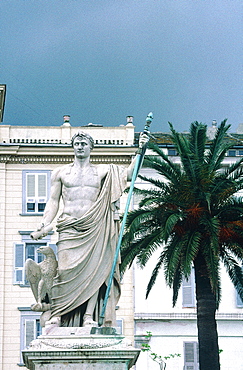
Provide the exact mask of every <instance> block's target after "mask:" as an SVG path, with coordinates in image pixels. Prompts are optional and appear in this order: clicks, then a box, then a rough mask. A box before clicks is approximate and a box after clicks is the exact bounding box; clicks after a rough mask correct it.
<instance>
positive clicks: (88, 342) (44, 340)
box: [23, 327, 140, 370]
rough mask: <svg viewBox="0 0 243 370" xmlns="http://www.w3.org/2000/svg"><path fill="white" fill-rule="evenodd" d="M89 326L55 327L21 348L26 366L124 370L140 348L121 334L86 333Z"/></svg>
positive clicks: (36, 369) (57, 369)
mask: <svg viewBox="0 0 243 370" xmlns="http://www.w3.org/2000/svg"><path fill="white" fill-rule="evenodd" d="M87 331H89V332H90V328H89V329H88V328H62V327H55V328H53V329H52V330H51V331H49V333H48V334H45V335H41V336H39V337H38V339H36V340H34V341H33V342H31V343H30V346H29V347H28V348H27V349H25V350H24V351H23V359H24V363H25V366H26V367H27V368H28V369H30V370H64V369H65V370H85V369H89V370H127V369H130V368H131V367H132V366H133V365H134V364H135V362H136V361H137V358H138V356H139V353H140V350H138V349H135V348H133V347H132V346H131V342H130V341H128V340H127V339H126V338H125V337H124V336H122V335H109V334H89V333H87Z"/></svg>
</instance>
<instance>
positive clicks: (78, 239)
mask: <svg viewBox="0 0 243 370" xmlns="http://www.w3.org/2000/svg"><path fill="white" fill-rule="evenodd" d="M147 141H148V136H147V135H146V134H141V135H140V147H141V146H143V145H144V144H145V143H146V142H147ZM72 146H73V149H74V155H75V158H74V162H73V163H71V164H67V165H64V166H62V167H59V168H57V169H55V170H54V171H53V173H52V180H51V194H50V199H49V201H48V202H47V204H46V207H45V211H44V215H43V220H42V223H41V225H40V226H39V228H38V229H37V231H36V232H34V233H32V238H33V239H36V240H37V239H40V238H42V237H44V236H45V235H47V233H48V232H49V231H50V230H51V228H52V226H51V224H52V221H53V220H54V218H55V217H56V215H57V213H58V210H59V204H60V200H61V198H62V201H63V210H62V214H61V215H60V216H59V217H58V220H57V231H58V233H59V240H58V243H57V247H58V270H57V275H56V277H55V278H54V280H53V286H52V293H51V296H52V297H51V301H52V303H51V317H52V318H60V321H61V325H62V326H72V327H80V326H90V325H95V324H96V323H97V321H98V317H99V314H100V311H101V308H102V303H103V299H104V295H105V291H106V287H107V281H108V279H109V274H110V271H111V267H112V262H113V259H114V254H115V249H116V244H117V239H118V233H119V217H117V215H118V202H119V198H120V197H121V195H122V193H123V191H124V190H125V188H126V187H127V181H129V180H130V179H131V177H132V173H133V168H134V164H135V159H134V160H133V161H132V163H131V164H130V166H129V167H127V168H125V167H122V166H117V165H114V164H110V165H106V164H99V165H93V164H92V163H91V162H90V152H91V150H92V149H93V146H94V141H93V139H92V137H90V136H89V135H88V134H87V133H84V132H82V131H79V132H78V133H77V134H75V135H74V137H73V138H72ZM119 296H120V277H119V261H118V262H117V266H116V271H115V273H114V278H113V284H112V288H111V292H110V296H109V300H108V304H107V308H106V313H105V320H104V325H105V326H116V322H115V320H116V319H115V307H116V305H117V302H118V299H119Z"/></svg>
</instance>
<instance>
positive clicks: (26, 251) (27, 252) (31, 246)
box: [13, 232, 57, 286]
mask: <svg viewBox="0 0 243 370" xmlns="http://www.w3.org/2000/svg"><path fill="white" fill-rule="evenodd" d="M20 234H22V242H20V243H14V281H13V283H14V284H19V285H24V286H26V285H27V286H28V285H29V283H28V281H27V279H26V276H25V268H24V265H25V261H26V260H27V259H28V258H31V259H32V260H33V261H35V262H36V263H40V262H41V261H43V259H44V255H43V254H42V253H38V252H37V248H39V247H40V246H42V245H49V246H50V247H51V248H52V249H53V250H54V253H56V249H57V247H56V244H51V243H50V236H49V235H47V236H46V237H45V238H43V239H42V241H41V242H38V241H37V242H35V241H33V240H32V239H31V238H30V232H20Z"/></svg>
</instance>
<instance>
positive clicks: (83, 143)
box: [73, 136, 91, 158]
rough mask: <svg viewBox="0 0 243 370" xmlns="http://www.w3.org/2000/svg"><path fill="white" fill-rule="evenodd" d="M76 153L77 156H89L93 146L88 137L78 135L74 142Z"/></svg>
mask: <svg viewBox="0 0 243 370" xmlns="http://www.w3.org/2000/svg"><path fill="white" fill-rule="evenodd" d="M73 150H74V155H75V157H77V158H87V157H89V156H90V152H91V146H90V142H89V140H88V139H85V138H82V137H80V136H77V137H76V138H75V139H74V142H73Z"/></svg>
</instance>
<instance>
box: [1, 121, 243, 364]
mask: <svg viewBox="0 0 243 370" xmlns="http://www.w3.org/2000/svg"><path fill="white" fill-rule="evenodd" d="M79 129H81V130H82V131H86V132H88V133H89V134H90V135H91V136H92V137H93V138H94V141H95V148H94V150H93V151H92V153H91V161H92V163H95V164H98V163H115V164H120V165H123V166H128V165H129V163H130V161H131V159H132V158H133V156H134V154H135V151H136V147H137V142H138V135H137V134H135V133H134V126H133V124H132V121H131V120H128V122H127V124H126V125H125V126H119V127H102V126H98V125H92V124H89V125H87V126H83V127H71V125H70V122H69V117H68V116H65V117H64V123H63V124H62V125H61V126H55V127H45V126H41V127H36V126H33V127H29V126H28V127H27V126H9V125H0V198H1V199H0V209H1V212H0V235H1V245H0V265H1V271H0V297H1V298H0V369H2V370H6V369H11V370H12V369H13V370H15V369H18V368H19V367H24V365H23V362H22V357H21V350H22V349H23V348H24V347H25V346H26V345H28V343H29V342H30V341H31V340H32V339H34V338H35V337H36V336H38V335H39V334H40V333H41V327H40V322H39V313H36V312H34V311H31V309H30V306H31V304H32V303H34V298H33V296H32V292H31V290H30V287H29V285H28V282H27V280H26V277H25V271H24V262H25V260H26V259H27V258H32V259H34V260H36V261H37V262H40V261H41V258H42V257H41V255H39V254H37V252H36V249H37V248H38V246H40V245H42V244H49V245H50V246H51V247H52V248H53V249H54V250H55V249H56V246H55V244H56V242H57V234H56V232H55V228H54V231H52V232H50V233H49V234H48V235H47V236H46V237H45V238H43V239H42V240H40V241H33V240H32V239H31V238H30V233H31V232H32V231H33V230H35V229H36V227H37V225H38V224H39V223H40V221H41V217H42V214H43V210H44V207H45V203H46V201H47V200H48V196H49V190H50V177H51V172H52V170H53V169H54V168H56V167H58V166H61V165H63V164H66V163H70V162H72V160H73V149H72V147H71V145H70V140H71V137H72V136H73V134H74V133H76V132H77V131H78V130H79ZM212 135H213V132H212ZM154 136H155V138H156V141H157V143H158V144H159V145H160V146H161V148H163V150H164V152H165V153H166V154H168V155H169V156H171V158H173V160H174V161H175V162H178V163H179V158H178V156H177V155H176V152H175V150H174V148H173V145H172V143H171V142H170V139H169V136H168V135H165V134H162V133H158V134H154ZM242 139H243V138H241V135H233V136H232V135H231V136H230V137H229V138H228V140H232V145H233V147H232V150H231V151H229V152H228V156H227V157H226V160H225V166H227V165H228V164H229V163H232V162H234V161H235V160H236V159H237V158H239V156H242V155H243V144H242V143H243V141H242ZM142 171H143V173H144V174H146V175H149V176H155V174H154V173H150V170H148V169H142ZM137 186H138V187H147V186H148V184H146V183H145V182H143V181H141V180H140V179H138V180H137ZM125 202H126V195H124V196H123V197H122V199H121V212H122V210H123V209H124V207H125ZM136 204H137V202H136V199H133V204H132V206H134V207H136ZM155 263H156V255H154V256H153V257H152V258H151V261H149V263H148V265H147V266H146V268H145V269H143V270H140V269H139V268H138V266H137V265H136V264H134V266H132V268H131V269H130V270H128V271H127V273H126V274H125V276H124V278H123V281H122V297H121V299H120V301H119V303H118V307H117V319H118V325H119V326H120V327H121V328H122V331H123V334H124V335H125V336H127V337H128V338H129V339H131V340H133V339H134V342H135V345H136V346H139V347H141V345H142V344H146V343H147V344H149V346H150V347H151V351H152V352H154V353H156V354H157V355H158V356H162V358H164V357H168V356H169V357H170V358H169V359H167V360H166V362H167V368H168V369H172V370H173V369H181V370H182V369H184V370H197V369H198V356H197V327H196V308H195V289H194V280H193V271H192V275H191V279H190V280H189V281H184V282H183V287H182V289H181V292H180V295H179V298H178V302H177V304H176V307H174V308H172V292H171V291H170V290H169V289H168V287H166V285H165V282H164V277H163V273H161V274H160V275H159V277H158V279H157V282H156V284H155V286H154V287H153V289H152V291H151V293H150V296H149V298H148V299H147V300H145V290H146V284H147V282H148V279H149V277H150V274H151V271H152V269H153V267H154V265H155ZM242 310H243V304H242V301H241V300H240V299H239V297H238V296H237V294H236V292H235V289H234V287H233V285H232V283H231V282H230V281H229V278H228V276H227V274H226V272H225V271H224V270H223V268H222V302H221V304H220V307H219V310H218V313H217V323H218V333H219V347H220V349H221V350H222V353H221V354H220V361H221V365H222V369H224V370H233V369H238V370H239V369H242V370H243V354H242V346H243V330H242V320H243V311H242ZM150 333H151V334H150ZM174 354H179V355H180V357H178V356H175V357H173V356H174ZM170 355H173V356H170ZM152 357H153V356H152ZM152 357H151V355H150V352H142V353H141V354H140V357H139V360H138V362H137V365H136V369H138V370H153V369H155V370H156V369H158V370H159V369H160V368H161V367H160V364H159V361H158V362H156V361H154V360H153V359H152Z"/></svg>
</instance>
